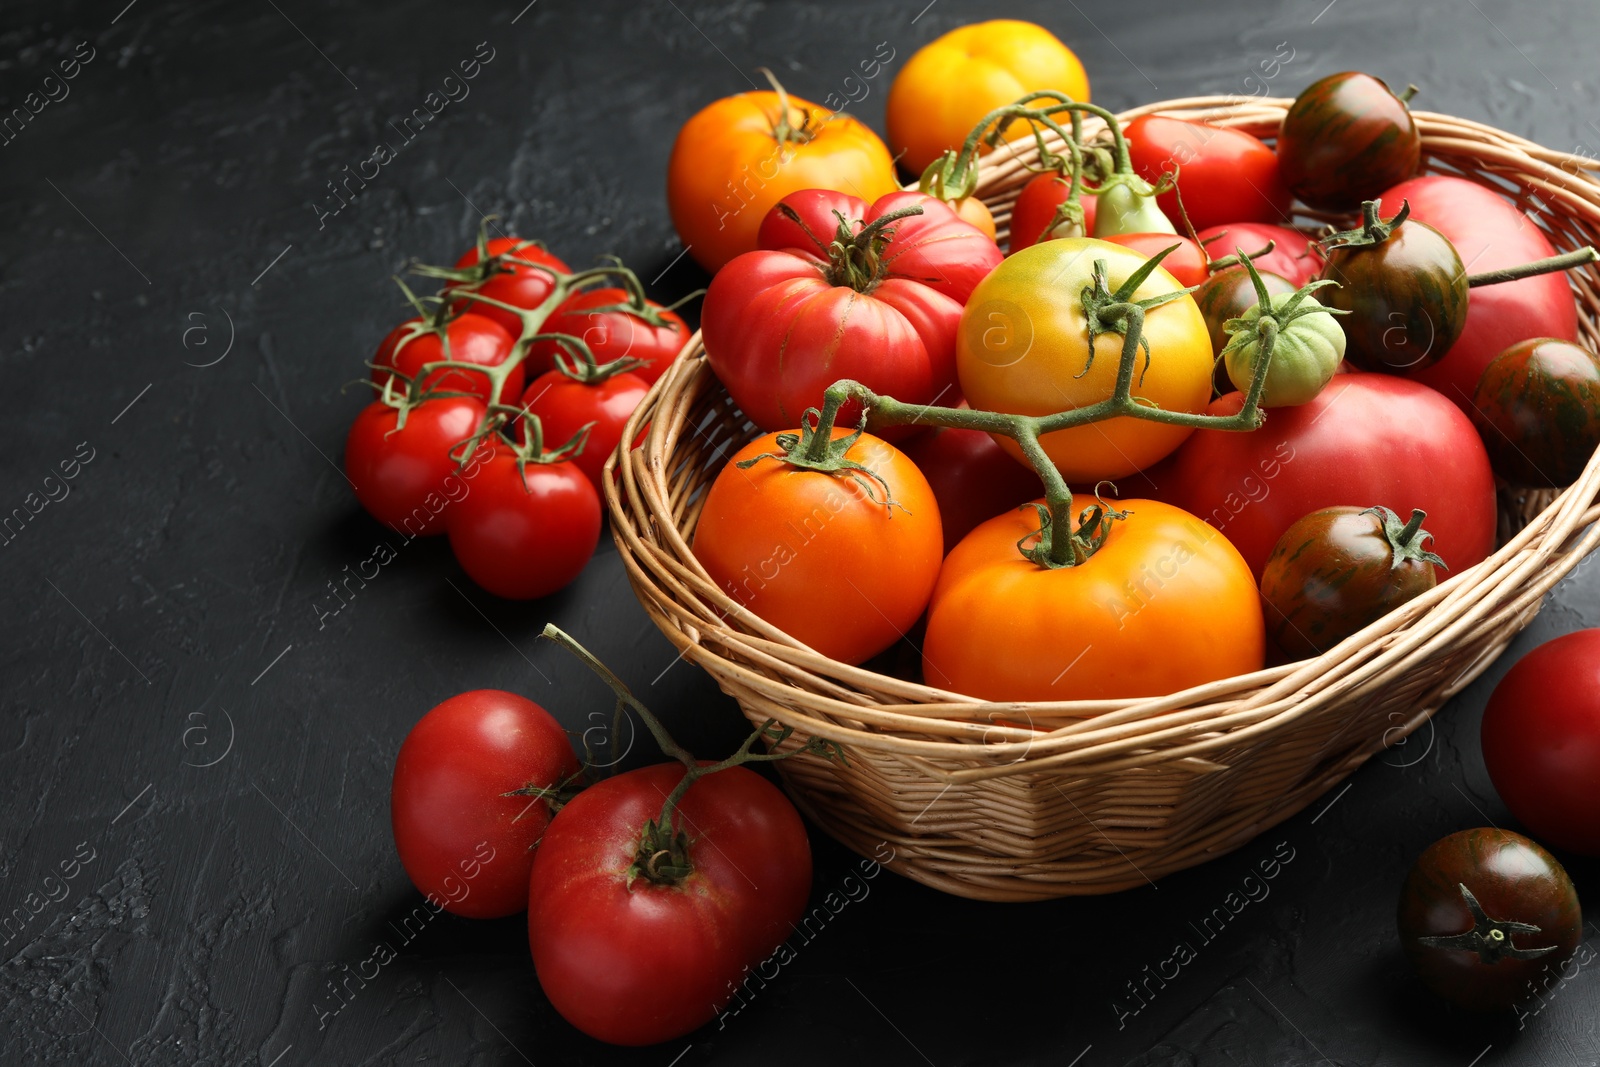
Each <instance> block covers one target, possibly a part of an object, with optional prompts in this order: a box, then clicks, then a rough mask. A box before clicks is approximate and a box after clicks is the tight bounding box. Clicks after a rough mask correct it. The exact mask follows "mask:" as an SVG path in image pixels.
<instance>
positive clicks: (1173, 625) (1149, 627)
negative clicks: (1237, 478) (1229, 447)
mask: <svg viewBox="0 0 1600 1067" xmlns="http://www.w3.org/2000/svg"><path fill="white" fill-rule="evenodd" d="M1080 500H1081V498H1080ZM1112 506H1114V507H1116V508H1117V509H1119V510H1122V511H1127V512H1129V513H1130V514H1129V516H1128V517H1127V518H1126V519H1123V520H1120V521H1118V522H1116V523H1114V524H1113V525H1112V528H1111V533H1110V536H1109V537H1108V538H1107V539H1106V542H1105V544H1104V545H1102V546H1101V548H1100V550H1099V551H1098V552H1096V553H1095V554H1094V555H1092V556H1090V557H1089V559H1088V560H1086V561H1085V562H1083V563H1080V564H1078V565H1076V566H1073V567H1058V568H1056V569H1054V570H1046V569H1045V568H1043V567H1040V566H1039V565H1038V564H1036V563H1033V562H1031V561H1029V560H1027V559H1025V558H1024V557H1023V555H1022V553H1021V552H1019V551H1018V550H1017V542H1018V540H1019V539H1023V538H1027V537H1028V535H1029V533H1030V532H1033V531H1036V530H1037V529H1038V527H1039V518H1038V513H1037V512H1036V511H1035V510H1034V509H1032V508H1022V509H1020V510H1018V511H1015V512H1008V513H1006V514H1004V515H999V516H996V517H995V518H993V519H990V520H989V521H988V522H985V523H984V524H982V525H981V526H979V527H978V528H977V529H975V530H973V531H972V532H971V533H970V534H968V535H967V536H966V537H965V538H964V539H963V540H962V541H961V543H960V544H958V545H956V547H955V548H954V549H952V550H951V552H950V555H949V557H948V558H947V559H946V560H945V562H944V567H943V569H942V570H941V571H940V572H939V581H938V584H937V585H936V586H935V587H934V590H933V601H932V603H931V604H930V605H929V606H928V632H927V636H926V637H925V638H924V639H923V645H922V670H923V677H924V678H925V680H926V681H927V683H928V684H929V685H933V686H937V687H939V688H941V689H949V690H953V691H954V692H957V693H963V694H966V695H968V696H973V697H978V698H979V699H982V700H1103V699H1114V698H1120V697H1148V696H1162V695H1165V694H1167V693H1174V692H1177V691H1178V690H1180V689H1187V688H1189V687H1190V686H1195V685H1201V684H1203V683H1205V682H1211V681H1215V680H1217V679H1219V678H1228V677H1231V676H1233V675H1236V674H1247V673H1249V672H1250V671H1255V670H1260V669H1261V666H1262V663H1263V656H1264V654H1265V647H1266V646H1265V641H1266V637H1265V627H1264V624H1263V622H1262V616H1261V598H1260V595H1259V594H1258V593H1257V591H1256V583H1255V578H1254V577H1253V576H1252V575H1251V573H1250V568H1249V566H1248V565H1247V564H1246V563H1245V561H1244V558H1243V557H1242V556H1240V555H1239V552H1238V550H1237V549H1235V548H1234V547H1233V545H1231V544H1229V543H1228V540H1227V538H1225V537H1223V536H1222V534H1220V533H1218V532H1217V531H1216V530H1214V529H1213V528H1211V527H1210V526H1208V525H1206V524H1205V523H1203V522H1201V521H1200V520H1199V519H1197V518H1195V517H1194V516H1193V515H1190V514H1189V513H1188V512H1187V511H1183V510H1181V509H1179V508H1175V507H1173V506H1172V505H1170V504H1162V503H1159V502H1157V501H1154V500H1126V501H1116V502H1114V503H1113V505H1112Z"/></svg>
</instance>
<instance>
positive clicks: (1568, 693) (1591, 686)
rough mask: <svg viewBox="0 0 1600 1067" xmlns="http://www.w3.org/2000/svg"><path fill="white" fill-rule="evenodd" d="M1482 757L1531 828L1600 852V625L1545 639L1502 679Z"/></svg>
mask: <svg viewBox="0 0 1600 1067" xmlns="http://www.w3.org/2000/svg"><path fill="white" fill-rule="evenodd" d="M1483 762H1484V763H1485V764H1486V765H1487V766H1488V768H1489V778H1490V780H1491V781H1493V782H1494V788H1495V791H1496V792H1498V793H1499V794H1500V799H1501V800H1504V801H1505V802H1506V807H1508V808H1510V809H1511V814H1513V815H1515V816H1516V817H1517V819H1518V820H1519V821H1520V822H1521V823H1522V824H1523V825H1524V826H1526V827H1527V828H1528V830H1529V832H1530V833H1532V834H1534V835H1535V836H1536V837H1538V838H1539V840H1541V841H1543V842H1545V843H1546V844H1549V845H1554V846H1555V847H1557V848H1565V849H1571V850H1572V851H1573V852H1578V853H1581V854H1583V855H1585V856H1600V788H1596V786H1597V785H1600V630H1579V631H1577V632H1576V633H1570V634H1567V635H1566V636H1564V637H1558V638H1556V639H1555V640H1553V641H1546V642H1545V643H1544V644H1542V645H1540V646H1539V647H1538V648H1536V649H1534V650H1533V651H1532V652H1530V653H1528V654H1527V655H1526V656H1523V657H1522V658H1521V659H1520V660H1518V661H1517V664H1516V666H1514V667H1512V668H1511V670H1510V671H1508V672H1507V673H1506V676H1505V677H1504V678H1502V679H1500V684H1499V685H1497V686H1495V688H1494V695H1493V696H1491V697H1490V698H1489V707H1488V710H1487V711H1485V712H1484V713H1483Z"/></svg>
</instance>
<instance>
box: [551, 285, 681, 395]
mask: <svg viewBox="0 0 1600 1067" xmlns="http://www.w3.org/2000/svg"><path fill="white" fill-rule="evenodd" d="M645 303H646V304H648V305H649V306H650V310H651V311H652V312H653V313H654V314H655V315H657V316H659V317H660V318H661V319H662V321H663V322H664V323H665V325H662V326H656V325H654V324H652V323H651V322H649V321H648V320H646V319H643V318H640V317H639V316H638V315H635V314H631V313H630V312H628V311H625V310H619V308H625V307H627V304H628V293H627V290H625V289H613V288H610V287H609V286H608V287H605V288H601V289H586V290H584V291H583V292H581V293H575V294H573V295H572V296H570V297H568V298H567V299H566V300H564V301H562V303H561V306H560V307H558V308H556V310H555V312H554V313H553V314H552V315H551V316H550V317H549V318H548V319H546V320H545V323H544V325H543V326H541V327H540V328H539V332H540V333H566V334H571V335H572V336H574V337H581V338H582V339H583V341H584V343H585V344H587V345H588V346H589V351H590V352H592V353H594V359H595V362H596V363H610V362H612V361H613V360H618V359H623V358H625V357H626V358H628V359H637V360H641V361H642V362H643V364H644V365H643V366H640V367H635V368H633V370H632V371H630V372H629V373H631V374H637V375H638V376H639V377H641V378H643V379H644V380H645V381H646V382H653V381H655V380H656V379H657V378H659V377H661V376H662V375H663V374H665V373H666V372H667V368H668V367H670V366H671V365H672V361H673V360H675V359H677V358H678V353H679V352H681V351H683V346H684V344H685V343H686V342H687V341H688V340H689V327H688V326H686V325H685V324H684V321H683V319H682V318H680V317H679V316H678V313H677V312H676V311H669V310H668V309H666V308H664V307H662V306H661V305H660V304H658V303H656V302H655V301H654V300H647V301H645ZM559 348H560V346H559V345H557V344H556V343H555V342H554V341H539V342H536V343H535V344H534V345H533V346H532V347H531V348H529V349H528V358H527V360H526V361H525V362H524V363H523V367H524V368H525V369H526V370H527V372H528V373H529V374H534V375H537V374H542V373H544V372H545V371H547V370H551V369H553V368H554V367H555V358H556V351H557V350H558V349H559Z"/></svg>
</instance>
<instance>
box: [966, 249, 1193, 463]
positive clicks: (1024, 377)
mask: <svg viewBox="0 0 1600 1067" xmlns="http://www.w3.org/2000/svg"><path fill="white" fill-rule="evenodd" d="M1096 262H1104V263H1105V264H1106V271H1107V285H1108V287H1109V288H1110V289H1111V290H1112V291H1113V292H1114V291H1116V289H1117V288H1118V287H1120V286H1121V284H1122V283H1123V281H1125V280H1126V279H1127V278H1128V276H1129V275H1131V274H1132V273H1133V272H1134V271H1136V270H1138V269H1139V268H1140V267H1142V266H1143V265H1144V263H1145V257H1144V256H1142V255H1140V254H1139V253H1138V252H1135V251H1133V250H1132V249H1130V248H1124V247H1122V246H1121V245H1115V244H1111V243H1110V242H1109V241H1100V240H1095V239H1093V238H1088V237H1063V238H1058V239H1056V240H1053V241H1046V242H1044V243H1043V244H1037V245H1033V246H1032V247H1030V248H1026V249H1023V250H1022V251H1021V252H1017V253H1014V254H1012V255H1010V256H1008V257H1006V260H1005V262H1003V263H1001V264H1000V266H998V267H996V268H995V269H994V271H993V272H992V273H990V275H989V276H988V277H987V278H985V279H984V280H983V281H982V282H981V283H979V285H978V287H977V288H976V289H975V290H973V293H972V297H971V299H970V300H968V301H967V307H966V310H965V312H964V313H963V314H962V317H961V328H960V330H959V332H958V333H957V336H956V368H957V372H958V375H959V378H960V382H961V392H962V394H963V395H964V396H965V397H966V398H967V400H968V401H969V402H970V403H971V404H972V406H973V407H974V408H977V409H979V410H986V411H1004V412H1009V413H1011V414H1017V415H1049V414H1052V413H1054V412H1057V411H1062V410H1064V409H1066V408H1069V407H1081V406H1085V405H1088V404H1093V403H1097V402H1098V401H1100V400H1104V399H1106V398H1108V397H1110V396H1111V395H1112V392H1113V390H1114V388H1115V385H1116V378H1117V368H1118V365H1119V364H1120V363H1121V359H1122V337H1121V336H1120V335H1119V334H1116V333H1110V332H1108V333H1103V334H1101V335H1100V337H1099V338H1097V339H1096V341H1095V348H1094V353H1093V357H1094V358H1093V365H1092V366H1088V364H1089V357H1090V352H1089V347H1088V344H1087V327H1086V323H1085V318H1084V313H1083V305H1082V302H1081V299H1080V298H1079V296H1078V294H1080V293H1081V292H1082V291H1083V289H1084V288H1085V287H1087V286H1089V285H1091V284H1092V279H1093V273H1094V265H1095V263H1096ZM1181 288H1183V287H1182V286H1180V285H1179V284H1178V282H1177V280H1176V279H1175V278H1173V277H1172V275H1171V274H1169V273H1167V272H1166V271H1165V270H1163V269H1161V268H1160V267H1157V268H1156V269H1155V271H1154V272H1152V273H1151V274H1150V276H1149V277H1148V278H1147V279H1145V283H1144V284H1143V285H1142V286H1140V288H1139V291H1138V292H1137V293H1136V294H1135V296H1136V297H1137V298H1139V299H1145V298H1147V297H1151V296H1155V295H1157V294H1161V293H1171V292H1173V291H1175V290H1178V289H1181ZM1144 337H1145V338H1146V340H1147V341H1148V342H1149V345H1150V351H1151V359H1150V365H1149V368H1148V370H1145V371H1143V374H1142V377H1141V378H1139V379H1136V381H1135V385H1134V389H1133V395H1134V396H1138V397H1145V398H1147V399H1149V400H1152V401H1154V402H1155V403H1156V404H1157V405H1158V406H1159V407H1162V408H1165V409H1167V410H1168V411H1194V412H1197V411H1202V410H1204V409H1205V405H1206V402H1207V401H1208V400H1209V399H1210V396H1211V367H1212V362H1213V358H1214V357H1213V355H1212V352H1211V339H1210V335H1209V334H1208V333H1207V331H1206V325H1205V319H1203V318H1202V317H1201V315H1200V309H1199V308H1197V307H1196V306H1195V303H1194V300H1193V299H1192V298H1190V297H1189V296H1187V295H1184V296H1180V297H1178V298H1177V299H1175V300H1171V301H1169V302H1168V303H1165V304H1162V305H1160V306H1159V307H1156V308H1154V309H1152V310H1151V311H1150V312H1148V313H1147V314H1146V316H1145V323H1144ZM1086 366H1087V367H1088V369H1087V372H1085V367H1086ZM1190 432H1191V431H1190V430H1189V429H1188V428H1187V427H1182V426H1169V425H1165V424H1158V423H1154V422H1149V421H1144V420H1136V419H1131V418H1128V417H1125V416H1124V417H1120V418H1115V419H1110V420H1108V421H1105V422H1098V423H1092V424H1089V425H1085V426H1078V427H1074V428H1072V429H1069V430H1058V431H1056V432H1054V433H1050V434H1046V435H1045V436H1044V437H1043V438H1042V439H1041V443H1042V444H1043V445H1044V449H1045V452H1046V453H1048V454H1049V456H1050V458H1051V460H1052V461H1053V462H1054V463H1055V464H1056V466H1057V467H1059V468H1060V470H1061V473H1062V474H1063V475H1065V476H1066V478H1067V480H1068V481H1069V482H1073V483H1080V484H1081V483H1088V484H1091V485H1092V484H1093V483H1094V482H1095V481H1096V480H1098V479H1101V478H1116V477H1120V476H1122V475H1125V474H1129V473H1132V472H1133V471H1136V470H1142V469H1144V468H1145V467H1148V466H1149V465H1151V464H1153V463H1155V462H1156V461H1158V460H1160V459H1161V458H1162V457H1163V456H1166V455H1168V454H1169V453H1171V452H1172V451H1173V449H1175V448H1177V447H1178V445H1180V444H1181V443H1182V442H1183V440H1184V438H1186V437H1187V436H1188V435H1189V434H1190ZM997 440H998V441H999V443H1000V447H1002V448H1004V449H1005V450H1006V451H1007V452H1010V453H1011V454H1012V455H1013V456H1016V457H1017V458H1018V459H1019V460H1020V459H1021V450H1020V449H1019V448H1018V447H1017V444H1016V442H1015V441H1013V440H1011V439H1010V438H1006V437H1002V438H997Z"/></svg>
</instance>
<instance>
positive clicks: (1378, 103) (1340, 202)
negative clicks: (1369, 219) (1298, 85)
mask: <svg viewBox="0 0 1600 1067" xmlns="http://www.w3.org/2000/svg"><path fill="white" fill-rule="evenodd" d="M1421 162H1422V135H1421V133H1419V132H1418V131H1417V123H1416V120H1415V119H1413V118H1412V117H1411V109H1410V108H1408V107H1406V105H1405V103H1404V102H1403V101H1401V100H1400V99H1399V98H1398V97H1396V96H1395V95H1394V93H1393V92H1392V91H1391V90H1390V89H1389V87H1388V86H1387V85H1386V84H1384V82H1383V81H1382V80H1381V79H1378V78H1374V77H1373V76H1372V75H1370V74H1362V73H1360V72H1358V71H1345V72H1343V73H1340V74H1330V75H1328V76H1327V77H1326V78H1321V79H1318V80H1317V81H1314V82H1312V83H1311V84H1310V85H1309V86H1307V87H1306V88H1305V90H1304V91H1302V92H1301V93H1300V95H1299V96H1297V97H1296V98H1295V101H1294V103H1293V104H1292V105H1290V107H1289V110H1288V112H1287V113H1286V114H1285V115H1284V117H1283V128H1282V129H1281V130H1279V131H1278V175H1279V177H1280V178H1281V179H1282V182H1283V184H1284V185H1285V186H1287V187H1288V188H1289V190H1290V191H1291V192H1293V193H1294V195H1296V196H1298V197H1299V198H1300V199H1301V200H1303V201H1305V202H1306V203H1307V204H1309V205H1310V206H1312V207H1314V208H1320V209H1322V210H1327V211H1354V210H1356V209H1357V208H1359V207H1360V206H1361V202H1362V201H1363V200H1371V199H1373V198H1374V197H1376V196H1378V195H1379V194H1380V193H1382V192H1383V191H1384V190H1385V189H1387V188H1389V187H1390V186H1391V185H1394V184H1396V183H1398V182H1402V181H1405V180H1406V179H1407V178H1410V177H1411V176H1412V175H1414V174H1416V173H1417V169H1418V167H1419V166H1420V165H1421Z"/></svg>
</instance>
